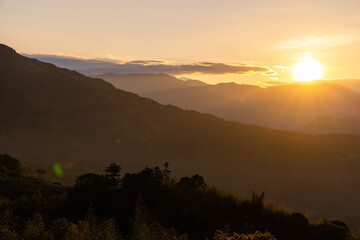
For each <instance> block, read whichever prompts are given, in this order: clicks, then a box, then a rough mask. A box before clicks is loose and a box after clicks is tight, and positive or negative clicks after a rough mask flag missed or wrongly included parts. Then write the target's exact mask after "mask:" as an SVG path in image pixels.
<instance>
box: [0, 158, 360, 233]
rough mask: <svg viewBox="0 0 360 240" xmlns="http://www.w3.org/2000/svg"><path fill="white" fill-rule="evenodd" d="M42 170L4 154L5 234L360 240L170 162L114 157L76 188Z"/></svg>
mask: <svg viewBox="0 0 360 240" xmlns="http://www.w3.org/2000/svg"><path fill="white" fill-rule="evenodd" d="M41 173H42V172H41V171H40V170H38V171H32V170H30V169H28V168H25V167H23V166H21V165H20V163H19V161H18V160H16V159H13V158H11V157H10V156H8V155H0V194H1V199H0V210H1V216H0V239H1V240H20V239H23V240H48V239H49V240H51V239H52V240H72V239H74V240H75V239H76V240H97V239H101V240H114V239H134V240H135V239H136V240H142V239H144V240H145V239H150V240H151V239H154V240H162V239H163V240H167V239H169V240H170V239H173V240H175V239H202V240H205V239H214V240H225V239H227V240H252V239H253V240H265V239H268V240H270V239H271V240H273V239H279V240H281V239H284V240H285V239H310V240H311V239H314V240H321V239H324V240H332V239H334V240H335V239H336V240H340V239H358V238H357V237H356V236H355V235H352V234H351V232H350V230H349V228H348V227H347V226H346V224H345V223H343V222H340V221H330V220H322V221H319V222H316V223H314V222H311V221H310V220H309V219H308V218H307V217H305V216H304V215H303V214H301V213H295V212H291V211H289V210H284V209H281V208H278V207H274V206H273V205H272V204H270V203H266V202H264V193H262V194H255V193H253V194H252V197H251V198H238V197H236V196H234V195H232V194H230V193H225V192H223V191H220V190H218V189H216V188H214V187H210V186H207V185H206V183H205V181H204V178H203V177H202V176H200V175H194V176H192V177H183V178H181V179H179V180H176V179H174V178H172V177H171V175H170V174H171V171H170V170H169V166H168V164H164V166H163V168H159V167H155V168H147V167H146V168H145V169H143V170H142V171H140V172H138V173H126V174H121V166H120V165H118V164H115V163H114V164H111V165H110V166H109V167H108V168H107V169H106V171H105V174H104V175H98V174H94V173H88V174H85V175H82V176H79V177H78V178H77V179H76V182H75V185H74V186H72V187H65V186H61V185H59V184H50V183H47V182H46V181H45V180H43V179H42V177H41Z"/></svg>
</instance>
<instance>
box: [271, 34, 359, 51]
mask: <svg viewBox="0 0 360 240" xmlns="http://www.w3.org/2000/svg"><path fill="white" fill-rule="evenodd" d="M358 40H360V33H359V32H353V33H342V34H319V35H314V36H301V37H296V38H291V39H287V40H285V41H282V42H280V43H279V44H278V45H276V46H275V47H274V49H277V50H286V49H308V48H316V49H319V48H320V49H324V48H329V47H336V46H341V45H346V44H349V43H352V42H355V41H358Z"/></svg>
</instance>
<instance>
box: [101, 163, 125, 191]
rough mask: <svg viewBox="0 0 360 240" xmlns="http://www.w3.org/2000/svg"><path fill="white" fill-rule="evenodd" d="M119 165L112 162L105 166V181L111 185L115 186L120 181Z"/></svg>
mask: <svg viewBox="0 0 360 240" xmlns="http://www.w3.org/2000/svg"><path fill="white" fill-rule="evenodd" d="M121 169H122V168H121V165H120V164H116V163H112V164H110V166H108V167H107V168H106V170H105V171H106V172H107V174H106V175H105V177H106V179H107V182H108V184H109V185H111V186H114V187H115V186H117V185H119V183H120V172H121Z"/></svg>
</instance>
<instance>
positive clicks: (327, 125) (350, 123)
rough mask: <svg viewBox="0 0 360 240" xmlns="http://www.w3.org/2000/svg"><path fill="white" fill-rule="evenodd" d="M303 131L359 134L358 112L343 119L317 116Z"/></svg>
mask: <svg viewBox="0 0 360 240" xmlns="http://www.w3.org/2000/svg"><path fill="white" fill-rule="evenodd" d="M303 131H304V132H308V133H313V134H330V133H350V134H358V135H360V114H357V115H355V116H352V117H347V118H343V119H337V118H330V117H319V118H317V119H315V120H314V121H311V122H310V123H309V124H308V125H307V126H306V127H305V128H304V129H303Z"/></svg>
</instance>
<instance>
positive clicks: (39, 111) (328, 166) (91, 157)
mask: <svg viewBox="0 0 360 240" xmlns="http://www.w3.org/2000/svg"><path fill="white" fill-rule="evenodd" d="M255 110H256V109H255ZM0 115H1V116H2V117H1V118H0V149H1V151H2V152H4V153H5V152H6V153H8V154H11V155H13V156H14V157H16V158H19V159H23V161H24V164H25V165H27V166H29V167H33V168H35V169H37V168H44V169H45V170H47V171H49V169H50V170H51V168H52V165H53V164H54V163H56V162H58V163H60V164H61V165H62V166H63V168H64V176H63V178H64V180H62V181H71V180H72V179H73V178H74V177H75V176H77V175H79V174H80V173H84V172H89V171H100V170H101V169H104V166H106V165H108V163H110V162H114V161H117V162H120V163H121V164H122V165H123V166H124V167H125V168H126V169H125V170H130V171H132V170H137V169H139V168H142V167H143V166H144V165H149V166H153V165H155V164H157V165H160V164H162V163H164V162H165V161H168V162H170V165H171V166H172V167H171V168H172V169H173V171H174V174H175V175H191V174H194V173H200V174H201V175H203V176H204V177H205V178H206V179H207V180H208V182H209V183H210V184H216V185H218V186H220V187H223V188H225V189H227V190H232V191H234V192H237V193H248V192H250V191H251V190H254V191H257V192H261V191H263V190H266V191H267V195H268V196H269V198H271V199H274V200H275V201H276V202H277V203H279V204H285V205H288V206H291V207H292V208H294V209H295V210H300V211H308V212H310V214H311V215H312V216H315V217H317V216H324V217H326V216H331V217H335V218H338V219H340V220H345V221H347V222H349V225H351V226H353V227H357V226H360V219H359V216H360V214H359V213H360V208H359V207H358V201H359V200H360V190H359V188H358V186H359V183H360V176H359V174H358V173H359V170H360V167H359V160H360V148H359V146H360V137H356V136H349V135H332V136H310V135H306V134H300V133H291V132H284V131H277V130H271V129H266V128H261V127H256V126H249V125H243V124H239V123H233V122H226V121H223V120H221V119H218V118H216V117H213V116H210V115H207V114H200V113H197V112H194V111H184V110H181V109H179V108H177V107H172V106H164V105H160V104H158V103H156V102H154V101H152V100H149V99H145V98H141V97H138V96H136V95H135V94H132V93H128V92H124V91H121V90H118V89H116V88H114V87H113V86H112V85H110V84H109V83H106V82H104V81H103V80H100V79H94V78H88V77H85V76H83V75H81V74H79V73H76V72H73V71H69V70H66V69H60V68H57V67H55V66H54V65H51V64H47V63H43V62H40V61H37V60H34V59H29V58H25V57H22V56H20V55H18V54H16V52H15V51H14V50H12V49H10V48H8V47H6V46H4V45H1V46H0Z"/></svg>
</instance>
